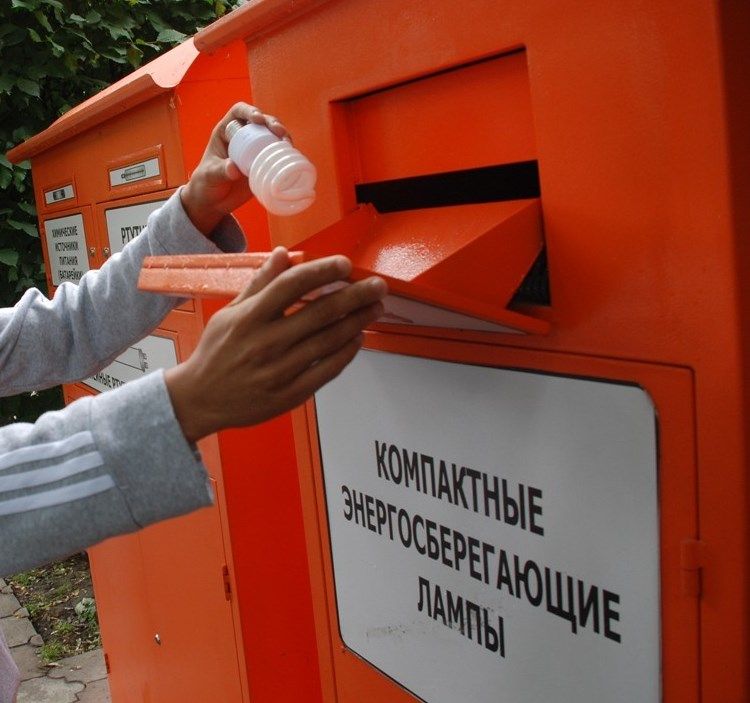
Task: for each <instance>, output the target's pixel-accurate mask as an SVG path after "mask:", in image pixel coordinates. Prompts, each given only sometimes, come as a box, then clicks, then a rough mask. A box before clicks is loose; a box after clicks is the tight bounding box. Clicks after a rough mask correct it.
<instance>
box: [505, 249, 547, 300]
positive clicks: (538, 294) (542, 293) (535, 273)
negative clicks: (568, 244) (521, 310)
mask: <svg viewBox="0 0 750 703" xmlns="http://www.w3.org/2000/svg"><path fill="white" fill-rule="evenodd" d="M518 304H527V305H551V304H552V298H551V296H550V291H549V268H548V266H547V250H546V249H542V251H540V252H539V256H537V257H536V261H534V263H533V265H532V266H531V268H530V269H529V272H528V273H527V274H526V277H525V278H524V279H523V281H522V282H521V285H520V286H518V290H517V291H516V293H515V295H514V296H513V300H511V305H518Z"/></svg>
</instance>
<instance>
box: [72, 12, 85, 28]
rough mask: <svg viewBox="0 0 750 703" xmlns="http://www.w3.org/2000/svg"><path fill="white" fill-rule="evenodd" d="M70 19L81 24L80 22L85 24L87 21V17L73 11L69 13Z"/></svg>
mask: <svg viewBox="0 0 750 703" xmlns="http://www.w3.org/2000/svg"><path fill="white" fill-rule="evenodd" d="M68 19H69V20H70V21H71V22H75V23H76V24H79V25H80V24H85V23H86V20H85V18H83V17H81V16H80V15H77V14H76V13H75V12H73V13H72V14H70V15H68Z"/></svg>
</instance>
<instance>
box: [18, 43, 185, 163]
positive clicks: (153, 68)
mask: <svg viewBox="0 0 750 703" xmlns="http://www.w3.org/2000/svg"><path fill="white" fill-rule="evenodd" d="M198 55H199V52H198V50H197V49H196V48H195V43H194V42H193V40H192V38H191V39H188V40H186V41H185V42H183V43H182V44H180V45H179V46H176V47H175V48H174V49H172V50H171V51H168V52H167V53H166V54H163V55H162V56H160V57H159V58H157V59H154V60H153V61H150V62H149V63H147V64H146V65H145V66H141V67H140V68H139V69H137V70H136V71H133V73H131V74H129V75H128V76H126V77H125V78H123V79H122V80H119V81H117V83H113V84H112V85H111V86H109V87H108V88H105V89H104V90H102V91H101V92H100V93H97V94H96V95H94V96H93V97H91V98H89V99H88V100H86V101H84V102H82V103H81V104H80V105H77V106H76V107H74V108H72V109H71V110H69V111H68V112H66V113H65V114H64V115H63V116H62V117H60V118H59V119H58V120H56V121H55V122H53V123H52V124H51V125H50V126H49V127H48V128H47V129H45V130H44V131H43V132H40V133H39V134H35V135H34V136H33V137H30V138H29V139H27V140H26V141H25V142H23V143H22V144H19V145H18V146H17V147H15V148H13V149H11V150H10V151H9V152H8V159H9V160H10V161H12V162H13V163H18V162H19V161H25V160H26V159H30V158H32V157H34V156H38V155H39V154H41V153H43V152H44V151H46V150H47V149H49V148H50V147H51V146H54V145H56V144H59V143H60V142H62V141H65V140H67V139H70V138H72V137H75V136H76V135H78V134H81V133H82V132H85V131H86V130H87V129H91V128H92V127H95V126H97V125H99V124H101V123H102V122H104V121H106V120H108V119H109V118H110V117H113V116H114V115H116V114H119V113H120V112H122V111H123V110H126V109H129V108H132V107H134V106H135V105H139V104H140V103H143V102H146V100H150V99H151V98H153V97H156V96H157V95H160V94H162V93H166V92H169V91H170V90H173V89H174V88H175V87H177V86H178V85H179V84H180V82H181V81H182V79H183V78H184V77H185V74H186V73H187V72H188V69H189V68H190V67H191V66H192V64H193V62H194V61H195V59H196V58H197V57H198Z"/></svg>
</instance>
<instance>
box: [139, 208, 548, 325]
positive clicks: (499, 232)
mask: <svg viewBox="0 0 750 703" xmlns="http://www.w3.org/2000/svg"><path fill="white" fill-rule="evenodd" d="M302 246H303V247H304V248H305V250H304V252H296V253H292V260H293V262H297V261H300V260H302V258H305V259H314V258H318V257H322V256H328V255H332V254H337V253H338V254H345V255H347V256H349V257H350V258H351V260H352V261H353V262H354V265H355V267H354V270H353V272H352V276H351V278H352V280H359V279H362V278H365V277H367V276H370V275H373V274H377V275H380V276H381V277H382V278H384V280H385V281H386V282H387V283H388V286H389V290H390V292H391V294H393V295H398V296H400V297H403V298H408V299H410V300H415V301H419V302H424V303H427V304H429V305H432V306H435V307H438V308H444V309H448V310H452V311H456V312H460V313H464V314H466V315H469V316H473V317H478V318H481V319H483V320H488V321H492V322H496V323H497V324H500V325H505V326H507V327H510V328H513V329H518V330H521V331H524V332H534V333H545V332H547V330H548V328H549V325H548V324H547V323H546V322H545V321H543V320H537V319H535V318H532V317H528V316H523V315H520V314H519V313H517V312H513V311H511V310H507V309H506V308H505V305H506V304H507V303H508V302H509V301H510V299H511V296H512V295H513V293H514V292H515V291H516V289H517V288H518V286H519V284H520V283H521V281H522V279H523V277H524V276H525V274H526V273H527V272H528V270H529V268H530V267H531V265H532V264H533V262H534V260H535V259H536V257H537V256H538V254H539V252H540V250H541V247H542V235H541V228H540V213H539V205H538V202H537V201H535V200H531V201H514V202H501V203H486V204H483V205H464V206H456V207H446V208H434V209H428V210H413V211H409V212H397V213H389V214H386V215H381V214H379V213H378V212H377V211H376V210H375V209H374V208H372V207H371V206H367V207H360V208H358V209H357V210H356V211H355V212H353V213H351V214H350V215H347V216H346V217H344V218H343V219H342V220H341V221H340V222H337V223H336V224H334V225H332V226H330V227H328V228H326V229H324V230H322V231H321V232H319V233H318V234H316V235H315V236H313V237H311V238H310V239H308V240H306V241H305V242H303V243H302ZM498 256H500V257H502V260H503V262H504V263H503V266H502V267H498V266H496V265H494V264H493V260H494V258H496V257H498ZM266 257H267V254H238V255H225V256H182V257H180V256H173V257H152V258H149V259H147V260H146V261H144V265H143V270H142V272H141V276H140V280H139V287H140V288H142V289H143V290H150V291H156V292H166V293H173V294H178V295H185V296H191V297H199V298H200V297H212V296H213V297H215V296H220V297H221V296H229V297H232V296H235V295H237V294H238V293H239V292H240V291H241V290H243V289H244V288H245V287H246V286H247V285H248V284H249V283H250V281H251V280H252V278H253V276H254V275H255V270H256V269H257V267H259V266H261V265H262V264H263V262H264V261H265V259H266ZM467 271H470V272H471V274H470V275H469V276H467V275H466V274H467ZM383 322H386V320H385V319H384V320H383Z"/></svg>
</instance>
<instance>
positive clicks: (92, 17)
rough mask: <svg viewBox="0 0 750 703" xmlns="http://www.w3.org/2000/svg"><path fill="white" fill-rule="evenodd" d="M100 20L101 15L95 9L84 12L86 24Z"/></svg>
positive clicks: (96, 22) (97, 22)
mask: <svg viewBox="0 0 750 703" xmlns="http://www.w3.org/2000/svg"><path fill="white" fill-rule="evenodd" d="M101 21H102V16H101V15H100V14H99V13H98V12H97V11H96V10H89V12H88V13H86V23H87V24H99V22H101Z"/></svg>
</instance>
